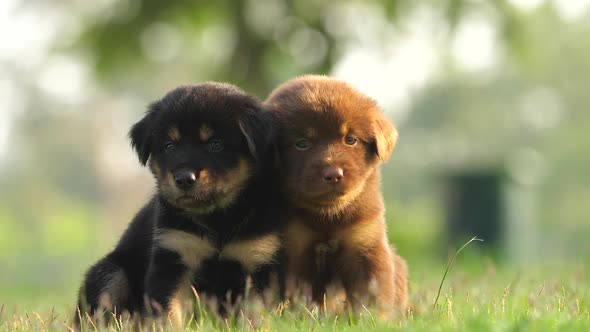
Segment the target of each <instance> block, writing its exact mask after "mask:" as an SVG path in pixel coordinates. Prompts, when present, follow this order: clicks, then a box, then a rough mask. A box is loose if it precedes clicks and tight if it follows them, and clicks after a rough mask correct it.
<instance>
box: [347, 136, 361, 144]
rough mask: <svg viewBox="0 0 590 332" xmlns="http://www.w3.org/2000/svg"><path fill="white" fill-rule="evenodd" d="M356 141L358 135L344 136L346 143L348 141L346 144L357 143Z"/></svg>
mask: <svg viewBox="0 0 590 332" xmlns="http://www.w3.org/2000/svg"><path fill="white" fill-rule="evenodd" d="M356 142H358V140H357V139H356V137H353V136H350V135H348V136H346V137H345V138H344V143H346V145H355V144H356Z"/></svg>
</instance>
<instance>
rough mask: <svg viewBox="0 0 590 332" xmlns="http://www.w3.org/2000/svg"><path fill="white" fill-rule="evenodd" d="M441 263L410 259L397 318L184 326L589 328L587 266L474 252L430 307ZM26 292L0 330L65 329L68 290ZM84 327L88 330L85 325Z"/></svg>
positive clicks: (253, 306) (256, 316) (294, 308)
mask: <svg viewBox="0 0 590 332" xmlns="http://www.w3.org/2000/svg"><path fill="white" fill-rule="evenodd" d="M464 254H465V253H464ZM446 267H447V265H446V264H442V263H436V262H434V263H433V262H431V263H426V262H422V263H421V264H412V261H410V268H411V272H412V283H411V289H412V291H411V292H412V294H411V303H412V310H411V311H410V312H409V314H408V316H407V317H406V318H405V319H392V320H390V321H379V320H378V319H377V318H376V315H372V314H371V312H372V311H371V310H370V309H369V310H367V311H363V312H360V313H357V314H356V315H354V316H348V315H343V316H340V317H338V316H332V315H324V314H321V313H319V312H318V310H317V309H310V308H307V307H306V306H304V305H302V304H300V303H286V304H280V305H276V306H274V307H272V308H265V307H263V306H262V305H261V304H260V303H257V302H255V301H253V302H248V303H246V306H245V308H244V311H243V313H241V314H238V317H237V318H236V319H232V320H222V319H219V318H217V317H215V316H214V315H212V314H211V313H210V312H208V311H207V310H204V309H202V308H198V310H196V312H200V315H198V318H193V319H192V320H191V321H190V322H189V323H187V325H188V327H187V330H200V331H210V330H232V331H242V330H260V331H334V330H346V331H348V330H408V331H454V330H466V331H590V287H589V286H590V271H588V266H584V265H578V266H574V265H565V264H564V265H560V266H553V267H544V268H542V267H535V268H531V267H528V266H520V267H518V266H503V265H500V266H497V265H496V264H494V263H492V261H491V260H488V259H485V258H482V257H480V256H476V257H470V256H469V255H465V256H463V257H462V256H459V258H458V259H457V262H456V264H455V266H454V267H453V268H452V269H450V271H449V273H448V275H447V277H446V279H445V280H444V284H443V287H442V288H441V293H440V298H439V300H438V304H437V305H436V306H434V307H433V303H434V302H435V299H436V297H437V292H438V289H439V285H440V283H441V280H442V278H443V274H444V273H445V268H446ZM23 294H25V293H23ZM29 295H30V294H29ZM29 295H23V298H22V301H23V302H24V303H28V304H27V305H26V306H19V305H18V303H16V302H13V303H5V305H3V306H2V308H1V309H0V330H4V331H30V330H35V331H62V330H68V329H69V328H70V327H71V318H72V317H71V313H72V312H73V298H74V294H73V289H72V291H71V292H69V293H68V292H65V291H64V294H62V295H61V296H59V295H56V293H55V292H53V293H47V297H46V298H43V296H42V295H41V294H36V297H35V301H36V302H35V303H32V302H31V301H30V300H28V298H29ZM2 301H3V299H2V298H0V302H2ZM131 328H132V324H131V322H129V321H123V322H118V323H112V324H111V325H109V326H108V327H107V328H104V327H99V330H110V331H119V330H130V329H131ZM143 329H144V330H157V331H161V330H171V327H170V326H169V325H167V324H165V323H153V324H148V326H145V325H144V326H143ZM87 330H89V331H93V330H94V328H93V327H92V326H87Z"/></svg>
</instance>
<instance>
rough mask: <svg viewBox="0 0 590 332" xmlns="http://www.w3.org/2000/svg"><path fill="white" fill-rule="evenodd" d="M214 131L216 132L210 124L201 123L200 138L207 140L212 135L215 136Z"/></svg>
mask: <svg viewBox="0 0 590 332" xmlns="http://www.w3.org/2000/svg"><path fill="white" fill-rule="evenodd" d="M213 133H214V131H213V128H211V127H209V125H207V124H203V125H201V128H199V138H200V139H201V141H203V142H206V141H208V140H209V139H210V138H211V137H213Z"/></svg>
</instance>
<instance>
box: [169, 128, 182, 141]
mask: <svg viewBox="0 0 590 332" xmlns="http://www.w3.org/2000/svg"><path fill="white" fill-rule="evenodd" d="M168 137H170V140H171V141H173V142H179V141H180V137H181V136H180V130H178V127H176V126H172V127H170V129H168Z"/></svg>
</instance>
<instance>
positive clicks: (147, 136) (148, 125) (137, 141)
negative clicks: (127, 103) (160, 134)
mask: <svg viewBox="0 0 590 332" xmlns="http://www.w3.org/2000/svg"><path fill="white" fill-rule="evenodd" d="M156 108H157V104H152V105H150V107H149V110H148V111H147V112H146V114H145V115H144V117H143V119H141V120H140V121H139V122H138V123H136V124H134V125H133V127H131V130H130V131H129V138H130V139H131V146H132V147H133V149H134V150H135V152H136V153H137V156H138V157H139V162H140V163H141V164H142V165H143V166H145V165H146V163H147V161H148V159H149V157H150V154H151V151H152V137H151V136H152V135H151V134H152V130H153V127H154V121H155V117H156V114H155V113H156Z"/></svg>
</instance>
